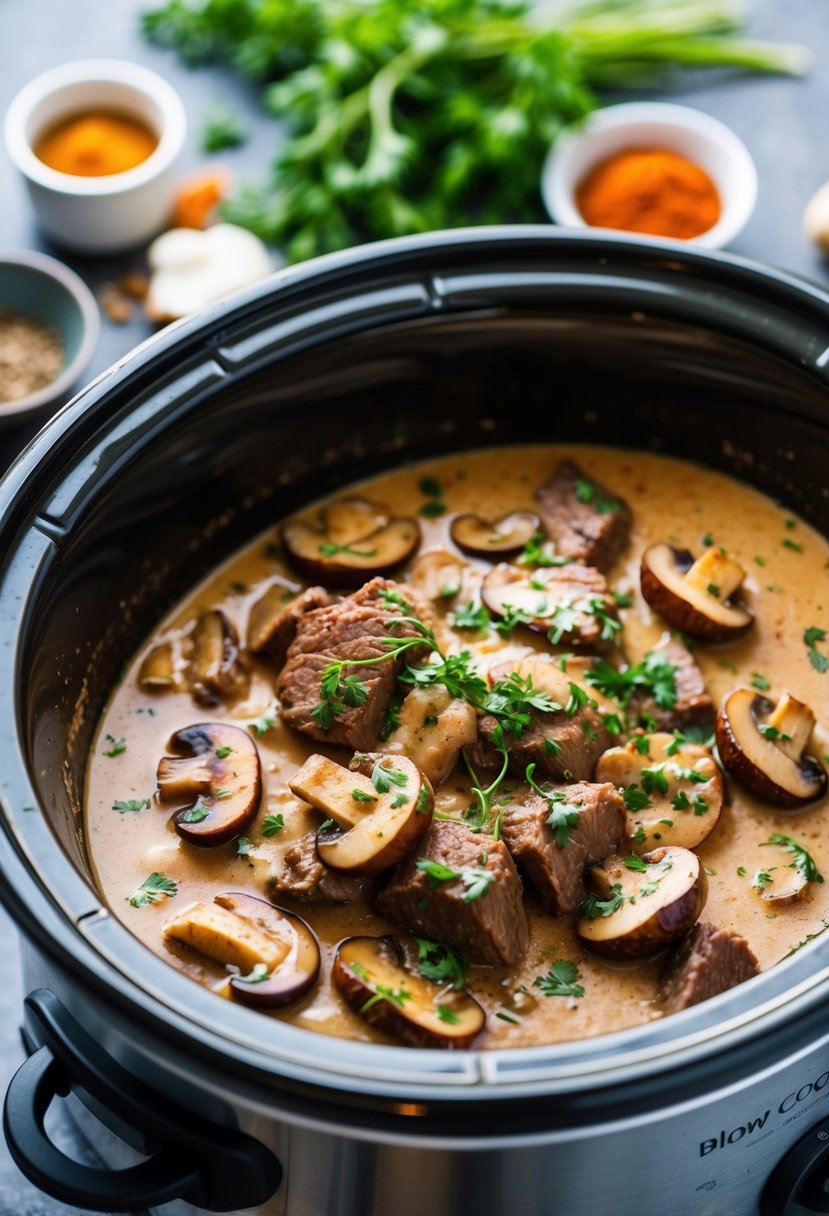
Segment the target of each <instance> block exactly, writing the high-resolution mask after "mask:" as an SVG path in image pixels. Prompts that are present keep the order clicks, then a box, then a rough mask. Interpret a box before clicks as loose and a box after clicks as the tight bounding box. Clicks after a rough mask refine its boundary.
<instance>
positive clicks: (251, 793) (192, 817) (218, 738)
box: [157, 722, 262, 846]
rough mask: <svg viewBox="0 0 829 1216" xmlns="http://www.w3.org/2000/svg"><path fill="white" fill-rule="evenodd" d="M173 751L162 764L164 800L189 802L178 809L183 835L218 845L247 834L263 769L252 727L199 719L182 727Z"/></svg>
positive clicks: (173, 741) (178, 825) (160, 788)
mask: <svg viewBox="0 0 829 1216" xmlns="http://www.w3.org/2000/svg"><path fill="white" fill-rule="evenodd" d="M167 748H168V750H169V751H171V752H172V753H173V754H172V756H162V758H161V760H160V761H159V764H158V773H157V780H158V797H159V800H160V801H161V802H174V801H175V802H184V803H185V804H186V805H185V806H183V807H182V808H181V809H180V810H179V811H177V812H176V814H175V828H176V831H177V832H178V834H179V836H181V838H182V839H183V840H186V841H187V842H188V843H190V844H197V845H202V846H213V845H219V844H225V843H226V842H227V841H228V840H232V839H233V838H234V837H235V836H241V835H242V834H243V832H244V831H245V830H246V829H247V828H248V827H250V825H251V823H253V820H254V819H255V818H256V813H257V811H258V810H259V802H260V799H261V796H262V771H261V765H260V763H259V752H258V750H257V747H256V744H255V743H254V741H253V739H251V737H250V735H249V734H248V733H247V731H245V730H242V729H241V728H240V727H238V726H231V725H230V724H229V723H227V722H199V723H196V724H195V725H194V726H187V727H185V728H184V729H183V730H177V731H176V732H175V734H173V735H172V736H171V738H170V740H169V742H168V744H167Z"/></svg>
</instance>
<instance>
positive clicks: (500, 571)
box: [481, 563, 618, 650]
mask: <svg viewBox="0 0 829 1216" xmlns="http://www.w3.org/2000/svg"><path fill="white" fill-rule="evenodd" d="M481 599H482V601H483V602H484V604H485V605H486V607H487V608H488V609H489V611H490V612H491V613H492V614H493V616H496V617H501V618H503V619H504V620H506V621H514V622H515V623H516V624H520V625H523V626H525V627H526V628H527V629H531V630H533V631H534V632H536V633H547V634H549V635H550V640H551V641H553V642H554V644H558V643H560V644H561V645H563V646H590V647H591V648H593V649H595V650H603V649H606V648H607V646H608V645H609V644H610V643H611V642H612V641H613V635H614V633H615V632H616V629H617V628H618V611H617V608H616V604H615V601H614V600H613V598H612V597H611V596H610V595H609V594H608V591H607V582H606V580H605V578H604V575H602V574H600V573H599V571H598V570H594V569H592V567H590V566H581V565H579V564H577V563H573V564H571V565H569V566H561V567H554V568H553V569H542V570H531V571H528V570H519V569H518V567H517V566H510V565H507V564H505V563H501V564H500V565H498V566H495V567H494V568H493V569H492V570H490V571H489V573H488V574H487V575H486V576H485V578H484V581H483V583H482V584H481Z"/></svg>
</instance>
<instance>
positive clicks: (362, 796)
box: [351, 789, 377, 802]
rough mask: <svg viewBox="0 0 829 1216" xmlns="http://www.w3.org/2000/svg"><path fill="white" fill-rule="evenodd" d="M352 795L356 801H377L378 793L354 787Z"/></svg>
mask: <svg viewBox="0 0 829 1216" xmlns="http://www.w3.org/2000/svg"><path fill="white" fill-rule="evenodd" d="M351 797H352V798H353V799H354V801H355V802H376V801H377V795H376V794H366V793H365V792H364V791H363V790H357V789H354V790H352V791H351Z"/></svg>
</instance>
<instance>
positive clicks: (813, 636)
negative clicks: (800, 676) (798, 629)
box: [803, 625, 829, 675]
mask: <svg viewBox="0 0 829 1216" xmlns="http://www.w3.org/2000/svg"><path fill="white" fill-rule="evenodd" d="M803 641H804V642H805V643H806V653H807V655H808V656H809V662H810V663H811V664H812V666H813V667H814V669H815V671H818V672H820V674H821V675H823V674H824V673H825V672H827V671H829V655H825V654H822V653H821V652H820V651H819V650H818V648H817V644H818V642H825V641H826V630H825V629H819V628H818V627H817V625H812V626H811V628H809V629H807V630H805V631H804V634H803Z"/></svg>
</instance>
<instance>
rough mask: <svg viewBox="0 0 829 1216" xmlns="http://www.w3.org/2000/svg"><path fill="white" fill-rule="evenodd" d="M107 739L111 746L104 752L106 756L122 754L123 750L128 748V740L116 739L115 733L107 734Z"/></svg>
mask: <svg viewBox="0 0 829 1216" xmlns="http://www.w3.org/2000/svg"><path fill="white" fill-rule="evenodd" d="M106 741H107V743H108V744H109V747H108V749H107V750H106V751H105V752H104V755H105V756H110V757H112V756H120V755H121V754H122V752H125V751H126V750H127V741H126V739H124V738H121V739H116V738H115V736H114V735H107V736H106Z"/></svg>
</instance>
